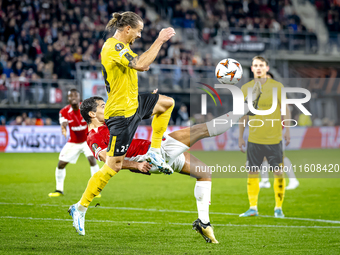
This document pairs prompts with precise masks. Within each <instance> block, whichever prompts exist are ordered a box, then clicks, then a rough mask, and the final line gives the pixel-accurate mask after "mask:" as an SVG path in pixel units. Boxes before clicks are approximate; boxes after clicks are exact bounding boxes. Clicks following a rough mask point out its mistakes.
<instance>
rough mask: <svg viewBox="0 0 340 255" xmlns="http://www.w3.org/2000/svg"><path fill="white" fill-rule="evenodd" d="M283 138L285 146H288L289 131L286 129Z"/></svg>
mask: <svg viewBox="0 0 340 255" xmlns="http://www.w3.org/2000/svg"><path fill="white" fill-rule="evenodd" d="M283 138H284V139H285V141H286V146H288V144H290V131H289V128H287V130H286V132H285V134H284V136H283Z"/></svg>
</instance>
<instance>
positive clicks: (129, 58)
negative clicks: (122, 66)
mask: <svg viewBox="0 0 340 255" xmlns="http://www.w3.org/2000/svg"><path fill="white" fill-rule="evenodd" d="M125 57H126V58H127V60H129V61H131V60H132V59H133V57H132V56H131V55H130V53H126V54H125Z"/></svg>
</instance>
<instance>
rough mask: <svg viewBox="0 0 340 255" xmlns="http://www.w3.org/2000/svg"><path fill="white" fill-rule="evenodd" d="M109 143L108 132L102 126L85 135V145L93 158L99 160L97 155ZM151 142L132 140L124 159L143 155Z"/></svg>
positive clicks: (105, 127) (104, 126)
mask: <svg viewBox="0 0 340 255" xmlns="http://www.w3.org/2000/svg"><path fill="white" fill-rule="evenodd" d="M109 142H110V132H109V129H108V128H107V126H106V125H105V124H104V125H103V126H100V127H98V128H94V129H92V130H91V131H90V132H89V133H88V135H87V145H88V146H89V147H90V149H91V151H92V153H93V156H94V157H95V158H96V159H97V160H100V159H99V157H98V155H99V153H100V152H101V151H103V150H106V149H107V147H108V146H109ZM150 144H151V142H150V141H148V140H143V139H133V140H132V142H131V144H130V147H129V149H128V150H127V152H126V155H125V159H127V160H129V159H130V158H131V159H133V158H135V157H137V156H139V155H145V154H146V153H147V152H148V150H149V147H150Z"/></svg>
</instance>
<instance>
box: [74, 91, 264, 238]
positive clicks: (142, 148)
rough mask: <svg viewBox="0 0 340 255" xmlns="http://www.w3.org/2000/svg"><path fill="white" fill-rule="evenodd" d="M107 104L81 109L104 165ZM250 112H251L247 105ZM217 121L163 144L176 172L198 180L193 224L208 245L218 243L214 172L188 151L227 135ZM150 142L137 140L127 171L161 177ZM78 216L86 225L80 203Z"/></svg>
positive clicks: (92, 102) (95, 102) (92, 101)
mask: <svg viewBox="0 0 340 255" xmlns="http://www.w3.org/2000/svg"><path fill="white" fill-rule="evenodd" d="M260 94H261V90H260V88H257V89H255V90H254V93H253V98H254V100H253V104H256V101H258V99H259V96H260ZM104 108H105V102H104V101H103V99H102V98H101V97H91V98H88V99H86V100H84V102H83V104H82V105H81V107H80V111H81V114H82V116H83V118H84V119H85V121H86V122H87V123H88V126H89V134H88V137H87V143H88V145H89V147H90V148H91V150H92V152H93V155H94V156H95V157H96V158H97V159H98V160H101V161H105V160H106V152H107V147H108V146H109V142H110V139H109V138H110V132H109V130H108V128H107V126H106V125H105V121H104ZM245 109H246V112H248V111H249V108H248V105H247V104H245ZM241 117H242V116H240V115H238V116H236V115H234V114H233V113H232V112H229V113H227V114H225V115H223V116H220V117H218V118H217V119H223V120H224V121H225V120H228V123H230V122H231V121H232V122H234V123H236V122H237V121H238V120H239V119H240V118H241ZM215 121H216V119H213V120H212V121H210V122H207V123H203V124H198V125H195V126H193V127H190V128H184V129H181V130H177V131H175V132H172V133H170V134H168V135H164V137H163V139H162V143H161V153H162V156H163V158H164V159H165V160H166V161H167V162H168V164H169V165H171V167H172V168H173V170H174V171H175V172H178V173H181V174H184V175H191V176H193V177H196V179H197V181H196V185H195V190H194V194H195V198H196V204H197V210H198V219H197V220H196V221H195V222H194V223H193V228H194V229H195V230H196V231H197V232H199V233H200V234H201V235H202V236H203V238H204V239H205V240H206V241H207V242H211V243H218V241H217V240H216V238H215V235H214V231H213V229H212V227H211V224H210V219H209V205H210V201H211V172H210V170H208V171H197V170H196V169H209V168H208V167H207V166H206V164H204V163H203V162H201V161H200V160H198V159H197V158H196V157H194V156H193V155H190V154H189V153H187V152H186V151H187V150H188V149H189V148H190V147H191V146H192V145H193V144H194V143H196V142H197V141H198V140H201V139H203V138H206V137H213V136H217V135H220V134H222V133H224V132H226V131H227V130H228V129H229V128H230V125H225V122H224V125H216V124H215ZM150 144H151V143H150V141H148V140H143V139H133V141H132V143H131V145H130V146H129V148H128V150H127V153H126V155H125V158H124V161H123V167H122V168H123V169H135V170H139V171H141V172H147V171H149V172H150V173H161V172H160V171H159V170H158V168H157V167H155V166H152V167H151V166H150V165H147V164H146V162H145V160H146V159H147V155H146V154H147V152H148V149H149V147H150ZM76 207H77V208H76V209H77V213H78V214H79V215H80V216H79V217H81V218H82V222H85V213H86V210H87V208H86V207H84V206H82V205H81V204H80V203H79V202H78V203H77V204H76ZM73 226H74V227H75V228H76V230H77V232H78V233H79V234H80V235H85V227H84V224H81V225H80V224H79V223H78V222H74V223H73Z"/></svg>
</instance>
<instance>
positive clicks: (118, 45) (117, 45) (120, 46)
mask: <svg viewBox="0 0 340 255" xmlns="http://www.w3.org/2000/svg"><path fill="white" fill-rule="evenodd" d="M115 49H116V51H121V50H122V49H124V45H123V44H122V43H117V44H116V46H115Z"/></svg>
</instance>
